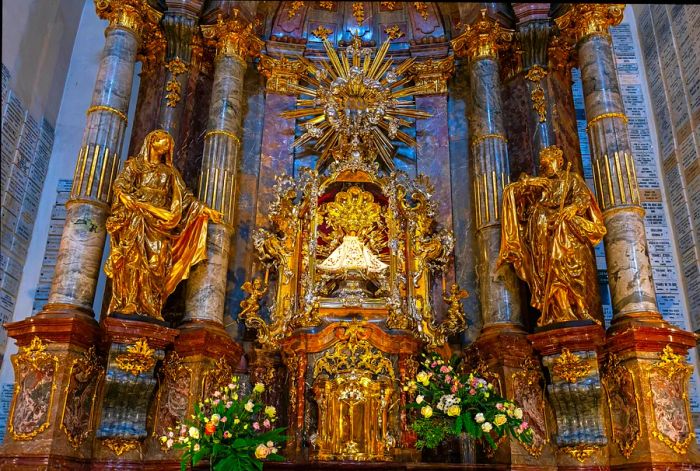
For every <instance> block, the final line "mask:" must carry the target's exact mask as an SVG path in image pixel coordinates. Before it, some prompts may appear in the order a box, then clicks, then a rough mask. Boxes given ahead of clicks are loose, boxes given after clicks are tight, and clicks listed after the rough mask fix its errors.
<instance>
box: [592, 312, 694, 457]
mask: <svg viewBox="0 0 700 471" xmlns="http://www.w3.org/2000/svg"><path fill="white" fill-rule="evenodd" d="M696 342H697V340H696V336H695V335H694V334H692V333H690V332H686V331H683V330H680V329H676V328H674V327H672V326H670V325H668V324H666V323H663V322H659V323H658V324H657V325H656V326H650V325H628V326H626V328H615V327H613V328H611V329H609V330H608V334H607V339H606V346H605V349H606V353H607V354H606V359H605V362H604V364H603V368H602V373H603V377H602V379H603V385H604V387H605V394H606V397H607V402H608V408H609V409H608V412H609V414H610V427H611V430H610V432H609V434H608V436H609V437H610V441H611V443H610V468H611V469H614V470H638V469H639V470H642V469H643V470H680V469H693V468H692V466H693V464H695V465H697V463H700V455H699V454H698V446H697V441H696V439H695V436H694V433H693V424H692V418H691V416H690V408H689V403H688V397H687V394H688V380H689V378H690V374H691V373H692V367H691V366H689V365H688V364H687V363H686V361H685V357H686V354H687V351H688V349H689V348H693V347H695V346H696Z"/></svg>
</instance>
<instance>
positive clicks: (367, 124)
mask: <svg viewBox="0 0 700 471" xmlns="http://www.w3.org/2000/svg"><path fill="white" fill-rule="evenodd" d="M390 44H391V41H390V40H387V41H385V42H384V44H382V45H381V47H380V48H379V50H378V51H377V52H376V54H375V55H374V57H372V53H373V49H370V48H363V47H362V42H361V40H360V38H359V37H357V36H355V37H354V38H353V41H352V44H351V45H350V46H349V47H348V48H347V49H346V50H345V51H343V52H341V53H338V52H336V50H335V49H334V48H333V46H332V44H331V43H330V42H329V41H327V40H324V41H323V46H324V47H325V49H326V53H327V54H328V61H321V62H319V63H318V64H315V63H312V62H311V61H309V60H308V59H306V58H304V57H300V58H299V60H300V61H302V62H303V63H304V65H305V66H306V72H307V74H306V75H305V76H304V77H303V79H304V80H305V81H306V86H303V85H295V84H290V85H289V89H290V90H291V91H292V92H295V93H296V94H297V95H299V98H298V99H297V102H296V104H297V109H295V110H292V111H285V112H283V113H282V114H281V116H282V117H284V118H294V119H296V118H302V119H304V121H303V123H302V127H303V128H304V130H305V131H304V133H303V134H302V135H301V136H300V137H299V138H298V139H297V140H295V141H294V143H293V144H292V146H293V147H300V146H303V145H304V144H306V143H308V142H310V141H314V140H315V144H314V147H313V149H314V150H315V151H317V152H320V153H321V155H320V158H319V160H318V163H317V168H321V167H323V166H324V165H325V163H326V162H327V161H328V159H329V158H330V157H331V156H333V155H334V154H335V155H343V158H347V159H349V158H352V157H355V158H357V157H358V156H360V155H362V158H363V159H365V160H368V161H372V160H374V158H375V156H376V155H378V156H379V157H380V158H381V160H382V162H383V163H384V164H385V165H386V167H387V168H390V169H392V168H393V162H392V153H393V150H394V144H393V143H392V141H394V140H398V141H401V142H403V143H405V144H407V145H409V146H414V145H415V144H416V142H415V140H414V139H413V138H412V137H411V136H409V135H408V134H406V133H405V132H403V131H401V130H400V128H402V127H408V126H410V125H411V124H412V122H411V121H409V119H420V118H429V117H430V116H431V115H430V113H426V112H425V111H420V110H417V109H415V102H414V100H413V98H412V96H413V95H414V94H416V93H421V92H425V91H426V90H427V88H428V86H427V85H425V84H422V85H413V86H407V84H408V83H409V82H410V80H411V79H410V78H409V77H402V75H403V74H404V73H405V72H406V71H408V69H409V67H411V65H412V64H413V62H414V59H413V58H409V59H406V60H405V61H403V62H402V63H401V64H399V65H396V66H394V61H393V60H392V59H387V57H386V55H387V52H388V51H389V45H390ZM302 96H304V98H302ZM307 97H308V98H307ZM339 148H343V149H344V150H345V149H347V150H348V152H342V153H338V152H334V151H337V150H338V149H339Z"/></svg>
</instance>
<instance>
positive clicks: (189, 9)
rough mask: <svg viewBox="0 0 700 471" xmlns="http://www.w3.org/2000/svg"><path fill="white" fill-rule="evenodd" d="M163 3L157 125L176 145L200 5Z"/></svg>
mask: <svg viewBox="0 0 700 471" xmlns="http://www.w3.org/2000/svg"><path fill="white" fill-rule="evenodd" d="M166 3H168V11H167V13H166V14H165V15H164V16H163V20H162V21H161V25H162V26H163V32H164V35H165V39H166V41H167V49H166V53H165V69H166V73H165V86H164V89H163V91H162V96H161V101H160V108H159V112H158V126H159V127H160V128H162V129H165V130H166V131H168V132H169V133H170V135H171V136H173V139H175V142H176V143H178V142H179V137H180V121H181V118H182V113H183V110H184V108H185V106H184V102H185V100H184V98H185V95H186V93H187V85H188V82H189V76H190V73H189V72H190V68H191V66H192V43H193V40H194V35H195V34H196V33H197V17H198V14H199V10H201V8H202V3H203V2H202V1H201V0H200V1H192V2H187V3H185V4H183V3H182V2H180V1H176V0H175V1H174V0H170V1H169V2H166ZM176 148H179V146H176Z"/></svg>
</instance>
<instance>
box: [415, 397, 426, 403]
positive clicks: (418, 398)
mask: <svg viewBox="0 0 700 471" xmlns="http://www.w3.org/2000/svg"><path fill="white" fill-rule="evenodd" d="M423 399H425V398H424V397H423V396H418V397H417V398H416V404H420V403H422V402H423Z"/></svg>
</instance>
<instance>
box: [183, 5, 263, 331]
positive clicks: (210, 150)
mask: <svg viewBox="0 0 700 471" xmlns="http://www.w3.org/2000/svg"><path fill="white" fill-rule="evenodd" d="M202 31H203V34H204V36H205V38H207V39H209V40H211V41H214V42H215V45H216V48H217V53H216V59H215V65H214V67H215V72H214V84H213V89H212V95H211V101H210V105H209V118H208V125H207V132H206V134H205V136H204V139H205V142H204V155H203V156H202V169H201V175H200V183H199V193H198V195H199V199H200V200H201V201H203V202H205V203H206V204H207V205H208V206H209V207H211V208H214V209H216V210H217V211H221V212H222V213H223V216H224V222H223V224H210V225H209V233H208V237H207V260H206V261H205V262H202V263H201V264H199V265H197V266H196V267H195V268H194V270H193V271H192V273H191V275H190V279H189V281H188V283H187V294H186V300H185V321H186V322H187V321H200V320H204V321H211V322H213V323H216V324H217V325H221V326H222V325H223V318H224V301H225V297H226V279H227V271H228V258H229V250H230V245H231V236H232V234H233V227H232V221H233V208H234V201H235V198H234V197H235V194H236V188H235V183H236V168H237V164H238V159H239V154H240V151H241V138H240V136H241V132H242V131H241V120H242V98H243V97H242V92H243V75H244V73H245V70H246V58H247V57H249V56H254V55H257V54H259V52H260V49H261V47H262V45H263V43H262V41H261V40H260V39H258V38H257V37H255V36H254V35H253V33H252V25H251V24H250V23H248V22H246V21H245V20H243V19H241V18H239V17H238V16H234V17H232V18H230V19H228V20H226V21H224V20H223V19H220V20H219V22H218V23H217V24H215V25H211V26H203V27H202Z"/></svg>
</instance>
